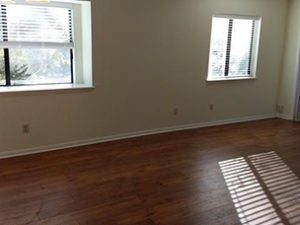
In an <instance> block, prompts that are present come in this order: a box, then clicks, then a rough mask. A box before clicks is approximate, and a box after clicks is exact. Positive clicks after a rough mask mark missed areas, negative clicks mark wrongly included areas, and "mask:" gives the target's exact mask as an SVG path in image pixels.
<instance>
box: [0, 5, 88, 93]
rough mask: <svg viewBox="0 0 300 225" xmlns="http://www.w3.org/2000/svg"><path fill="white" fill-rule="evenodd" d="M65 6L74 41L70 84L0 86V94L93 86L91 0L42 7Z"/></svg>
mask: <svg viewBox="0 0 300 225" xmlns="http://www.w3.org/2000/svg"><path fill="white" fill-rule="evenodd" d="M16 3H17V4H27V5H39V4H41V3H26V1H25V0H16ZM45 4H46V5H47V4H49V6H52V7H55V6H58V7H59V6H63V5H64V6H66V5H72V8H73V39H74V44H75V46H74V67H73V83H72V84H53V85H51V84H50V85H49V84H47V85H32V86H27V85H25V86H7V87H6V86H1V87H0V94H1V93H15V92H17V93H19V92H28V91H29V92H31V91H34V92H35V91H53V90H54V91H55V90H66V89H68V90H69V89H74V90H75V89H86V88H88V89H90V88H94V85H93V69H92V12H91V0H52V1H51V2H50V3H43V4H42V5H45Z"/></svg>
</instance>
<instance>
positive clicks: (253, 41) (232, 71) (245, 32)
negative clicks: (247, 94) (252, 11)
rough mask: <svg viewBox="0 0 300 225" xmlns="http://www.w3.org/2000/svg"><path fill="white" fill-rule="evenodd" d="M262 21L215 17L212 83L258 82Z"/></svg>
mask: <svg viewBox="0 0 300 225" xmlns="http://www.w3.org/2000/svg"><path fill="white" fill-rule="evenodd" d="M259 30H260V18H257V17H253V18H252V17H241V16H238V17H237V16H214V17H213V20H212V31H211V43H210V54H209V68H208V80H223V79H228V78H229V79H230V78H231V79H239V78H241V79H242V78H254V77H255V76H256V62H257V55H258V54H257V53H258V42H259Z"/></svg>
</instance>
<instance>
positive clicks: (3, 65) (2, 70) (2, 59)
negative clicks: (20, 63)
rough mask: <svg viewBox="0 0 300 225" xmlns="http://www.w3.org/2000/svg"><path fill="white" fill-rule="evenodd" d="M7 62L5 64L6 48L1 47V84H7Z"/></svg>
mask: <svg viewBox="0 0 300 225" xmlns="http://www.w3.org/2000/svg"><path fill="white" fill-rule="evenodd" d="M5 84H6V80H5V64H4V50H3V49H0V85H5Z"/></svg>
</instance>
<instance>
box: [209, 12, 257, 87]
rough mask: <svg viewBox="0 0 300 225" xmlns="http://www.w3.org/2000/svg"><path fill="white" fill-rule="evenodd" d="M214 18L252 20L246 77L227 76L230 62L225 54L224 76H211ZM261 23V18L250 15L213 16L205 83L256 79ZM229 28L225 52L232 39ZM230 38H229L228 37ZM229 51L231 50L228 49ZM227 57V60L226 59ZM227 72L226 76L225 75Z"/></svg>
mask: <svg viewBox="0 0 300 225" xmlns="http://www.w3.org/2000/svg"><path fill="white" fill-rule="evenodd" d="M214 18H224V19H229V20H230V19H232V20H234V19H240V20H253V22H254V23H253V33H252V37H251V38H252V40H251V43H250V44H251V51H250V52H249V54H250V57H251V58H250V59H249V61H250V62H251V65H250V63H249V67H248V71H249V74H248V75H228V71H229V62H230V53H231V52H229V54H226V57H225V60H226V62H225V69H224V75H223V76H214V75H212V74H211V62H212V59H211V52H212V48H213V45H212V39H213V19H214ZM261 23H262V17H261V16H252V15H237V14H213V15H212V18H211V27H210V29H211V32H210V42H209V54H208V57H209V60H208V72H207V79H206V80H207V81H226V80H253V79H257V62H258V56H259V45H260V40H261V38H260V33H261ZM229 29H230V28H228V33H227V34H228V37H227V40H228V41H230V42H229V44H228V43H227V51H228V47H229V48H230V47H231V46H230V45H231V39H232V33H231V35H230V34H229V33H230V30H229ZM229 36H230V37H229ZM229 50H231V49H229ZM228 55H229V58H227V57H228ZM226 71H227V75H226Z"/></svg>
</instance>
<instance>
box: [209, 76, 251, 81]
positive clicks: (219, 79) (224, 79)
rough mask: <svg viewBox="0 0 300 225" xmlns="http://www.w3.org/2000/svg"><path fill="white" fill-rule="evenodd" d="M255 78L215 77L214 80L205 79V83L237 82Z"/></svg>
mask: <svg viewBox="0 0 300 225" xmlns="http://www.w3.org/2000/svg"><path fill="white" fill-rule="evenodd" d="M256 79H257V78H256V77H220V78H219V77H218V78H217V77H216V78H207V80H206V81H207V82H214V81H227V80H231V81H237V80H256Z"/></svg>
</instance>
